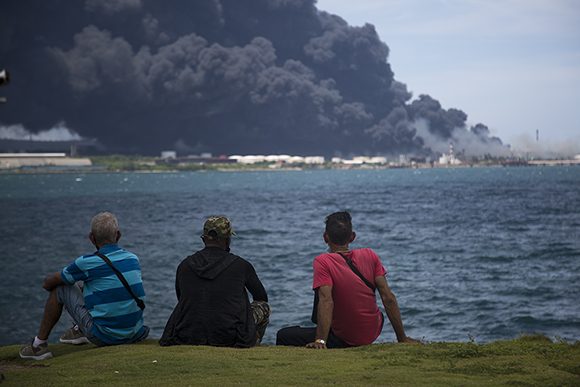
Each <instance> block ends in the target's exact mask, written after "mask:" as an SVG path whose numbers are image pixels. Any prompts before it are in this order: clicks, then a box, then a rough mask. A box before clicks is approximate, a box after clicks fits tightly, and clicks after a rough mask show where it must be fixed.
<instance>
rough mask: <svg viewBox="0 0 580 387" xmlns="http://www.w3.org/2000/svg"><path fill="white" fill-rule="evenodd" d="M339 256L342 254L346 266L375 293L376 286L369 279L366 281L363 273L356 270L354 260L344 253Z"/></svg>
mask: <svg viewBox="0 0 580 387" xmlns="http://www.w3.org/2000/svg"><path fill="white" fill-rule="evenodd" d="M338 254H340V256H341V257H343V258H344V260H345V261H346V264H347V265H348V267H350V269H351V270H352V271H353V272H354V274H356V275H357V276H358V277H359V278H360V279H361V280H362V281H363V282H364V283H365V285H366V286H368V287H369V288H370V289H371V290H372V291H373V292H374V291H375V286H374V285H373V284H372V283H371V282H370V281H369V280H368V279H366V278H365V276H364V275H362V273H361V272H360V271H359V270H358V269H357V268H356V266H355V265H354V263H353V262H352V259H350V258H348V257H347V256H346V255H344V254H342V253H338Z"/></svg>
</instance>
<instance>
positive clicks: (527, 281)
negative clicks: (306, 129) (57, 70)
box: [0, 167, 580, 344]
mask: <svg viewBox="0 0 580 387" xmlns="http://www.w3.org/2000/svg"><path fill="white" fill-rule="evenodd" d="M105 209H107V210H110V211H113V212H115V213H116V214H117V215H118V217H119V221H120V223H121V228H122V232H123V238H122V239H121V244H122V245H123V246H124V247H125V248H127V249H129V250H132V251H134V252H135V253H137V254H138V255H139V257H140V259H141V265H142V269H143V277H144V283H145V289H146V292H147V298H148V307H147V309H146V310H145V319H146V324H148V325H150V326H151V328H152V335H153V336H154V337H159V336H160V335H161V332H162V330H163V327H164V325H165V322H166V320H167V318H168V317H169V314H170V312H171V310H172V308H173V306H174V304H175V302H176V299H175V294H174V279H175V269H176V267H177V265H178V263H179V262H180V261H181V260H182V259H183V257H185V256H186V255H188V254H190V253H191V252H193V251H195V250H197V249H200V248H201V247H202V245H201V240H200V238H199V234H200V232H201V226H202V222H203V218H204V217H205V216H207V215H211V214H226V215H228V216H230V217H231V219H232V221H233V223H234V227H235V229H236V231H237V233H238V237H237V238H236V239H235V240H234V242H233V246H232V250H233V252H234V253H237V254H238V255H241V256H243V257H245V258H246V259H248V260H249V261H250V262H252V263H253V265H254V266H255V268H256V271H257V272H258V275H259V276H260V278H261V279H262V281H263V283H264V285H265V287H266V289H267V291H268V294H269V296H270V302H271V306H272V310H273V315H272V318H271V325H270V327H269V328H268V331H267V336H266V338H265V342H266V343H273V341H274V337H275V332H276V330H277V329H279V328H281V327H282V326H284V325H288V324H307V323H308V319H309V316H310V311H311V301H312V291H311V289H310V285H311V277H312V266H311V264H312V259H313V258H314V257H315V256H316V255H317V254H318V253H320V252H322V251H324V250H325V248H326V246H325V245H324V243H323V241H322V232H323V226H324V224H323V220H324V216H325V215H327V214H329V213H331V212H334V211H337V210H343V209H347V210H349V211H351V212H352V214H353V221H354V226H355V231H356V232H357V235H358V237H357V240H356V242H355V244H354V247H363V246H364V247H372V248H373V249H375V251H376V252H377V253H378V254H379V255H380V256H381V258H382V261H383V264H384V265H385V267H386V268H387V270H388V272H389V277H388V278H389V282H390V284H391V287H392V288H393V290H394V292H395V294H396V295H397V298H398V300H399V305H400V307H401V311H402V314H403V322H404V324H405V326H406V329H407V331H408V334H409V335H411V336H415V337H418V338H423V337H424V338H425V339H427V340H432V341H441V340H451V341H466V340H470V339H475V340H476V341H481V342H485V341H489V340H494V339H499V338H513V337H515V336H517V335H519V334H520V333H529V332H541V333H545V334H547V335H549V336H551V337H561V338H566V339H570V340H578V339H580V306H579V305H580V301H579V300H580V168H579V167H554V168H541V167H537V168H474V169H428V170H427V169H425V170H411V169H404V170H377V171H338V170H325V171H312V172H308V171H303V172H301V171H288V172H279V171H277V172H239V173H236V172H232V173H225V172H222V173H220V172H208V173H202V172H192V173H167V174H143V173H116V174H87V175H80V174H37V175H23V174H20V175H0V216H1V218H0V242H1V246H2V250H1V252H0V262H1V263H2V270H1V271H0V276H1V277H0V316H1V317H0V318H1V324H0V344H8V343H21V342H25V341H27V340H29V338H30V337H33V336H34V335H35V334H36V330H37V328H38V321H39V319H40V317H41V313H42V308H43V304H44V299H45V297H46V292H45V291H43V290H42V288H41V282H42V279H43V277H44V275H45V274H46V273H48V272H52V271H57V270H60V269H61V268H62V267H63V266H64V265H66V264H67V263H68V262H70V261H71V260H72V259H74V258H75V257H76V256H78V255H81V254H85V253H87V252H91V251H92V246H91V245H90V243H89V241H88V239H87V237H86V236H87V233H88V223H89V221H90V218H91V217H92V215H94V214H95V213H96V212H98V211H101V210H105ZM63 320H65V321H63V322H61V323H59V325H58V326H57V329H56V330H55V332H54V334H53V337H52V339H56V337H57V336H58V335H59V334H60V333H61V332H62V331H63V330H64V329H66V328H67V327H68V324H69V323H68V321H66V320H67V319H66V318H64V319H63ZM379 340H380V341H393V340H394V334H393V332H392V329H391V328H390V326H389V325H388V324H387V325H386V326H385V328H384V329H383V333H382V335H381V337H380V339H379Z"/></svg>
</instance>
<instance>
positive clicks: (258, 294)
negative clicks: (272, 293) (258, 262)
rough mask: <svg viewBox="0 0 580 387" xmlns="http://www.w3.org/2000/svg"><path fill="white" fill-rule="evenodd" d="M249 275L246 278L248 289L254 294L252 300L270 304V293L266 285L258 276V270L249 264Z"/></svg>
mask: <svg viewBox="0 0 580 387" xmlns="http://www.w3.org/2000/svg"><path fill="white" fill-rule="evenodd" d="M248 266H249V268H248V275H247V277H246V288H247V289H248V290H249V291H250V293H251V294H252V298H253V300H254V301H266V302H268V293H266V289H264V285H262V282H261V281H260V279H259V278H258V275H257V274H256V270H255V269H254V266H252V264H251V263H249V262H248Z"/></svg>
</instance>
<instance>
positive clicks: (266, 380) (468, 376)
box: [0, 336, 580, 386]
mask: <svg viewBox="0 0 580 387" xmlns="http://www.w3.org/2000/svg"><path fill="white" fill-rule="evenodd" d="M18 348H19V347H18V346H7V347H0V370H1V371H0V372H2V373H3V374H4V377H5V380H4V383H5V384H4V385H6V386H29V385H30V386H52V385H55V386H56V385H59V386H65V385H72V386H85V385H133V386H135V385H138V386H161V385H208V384H210V385H233V384H244V385H248V384H251V385H307V384H308V385H319V384H341V385H395V386H397V385H407V386H416V385H429V386H471V385H490V386H497V385H510V386H514V385H538V386H562V385H569V386H578V385H580V343H578V342H577V343H575V344H567V343H553V342H551V341H550V340H549V339H547V338H545V337H543V336H529V337H522V338H520V339H517V340H511V341H497V342H493V343H489V344H485V345H478V344H474V343H432V344H426V345H410V344H375V345H371V346H366V347H359V348H350V349H341V350H327V351H316V350H308V349H305V348H289V347H275V346H262V347H257V348H251V349H231V348H212V347H190V346H178V347H159V346H158V345H157V342H156V341H153V340H148V341H146V342H144V343H141V344H137V345H126V346H118V347H105V348H96V347H94V346H92V345H85V346H66V345H62V344H58V345H51V346H50V348H51V350H52V352H53V353H54V355H55V357H54V358H53V359H50V360H45V361H24V360H21V359H20V358H19V357H18Z"/></svg>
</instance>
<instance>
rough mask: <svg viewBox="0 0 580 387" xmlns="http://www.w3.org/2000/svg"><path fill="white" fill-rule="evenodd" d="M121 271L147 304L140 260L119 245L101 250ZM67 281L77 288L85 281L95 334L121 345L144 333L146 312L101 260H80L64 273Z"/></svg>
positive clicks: (87, 304) (87, 302) (95, 257)
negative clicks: (142, 331) (76, 285)
mask: <svg viewBox="0 0 580 387" xmlns="http://www.w3.org/2000/svg"><path fill="white" fill-rule="evenodd" d="M99 252H100V253H102V254H105V255H106V256H107V257H108V258H109V259H110V260H111V262H112V263H113V265H114V266H115V268H116V269H117V270H119V271H120V272H121V273H122V274H123V276H124V277H125V279H126V280H127V283H128V284H129V285H130V286H131V289H132V290H133V292H134V293H135V295H136V296H137V297H139V298H141V299H143V300H144V298H145V290H144V289H143V283H142V278H141V267H140V265H139V259H138V258H137V256H136V255H135V254H133V253H131V252H128V251H126V250H124V249H122V248H120V247H119V246H117V245H113V244H110V245H106V246H103V247H102V248H101V249H100V250H99ZM61 277H62V279H63V281H64V282H65V283H67V284H70V285H72V284H74V282H75V281H83V296H84V299H85V306H86V308H87V309H88V310H89V313H90V314H91V316H92V317H93V333H94V335H95V336H96V337H97V338H98V339H99V340H101V341H102V342H103V343H106V344H120V343H123V342H126V341H128V340H130V339H131V338H133V337H135V336H136V335H138V334H139V332H140V331H141V330H142V329H143V311H142V310H141V309H140V308H139V306H138V305H137V303H136V302H135V300H134V299H133V297H132V296H131V294H130V293H129V292H128V291H127V289H126V288H125V287H124V286H123V284H122V283H121V281H120V280H119V279H118V278H117V276H116V275H115V273H114V272H113V270H112V269H111V268H110V267H109V265H107V264H106V263H105V262H104V261H103V260H102V259H101V258H100V257H98V256H96V255H94V254H89V255H85V256H82V257H79V258H77V259H76V260H75V261H74V262H73V263H72V264H70V265H69V266H67V267H66V268H64V269H63V270H62V272H61Z"/></svg>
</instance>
